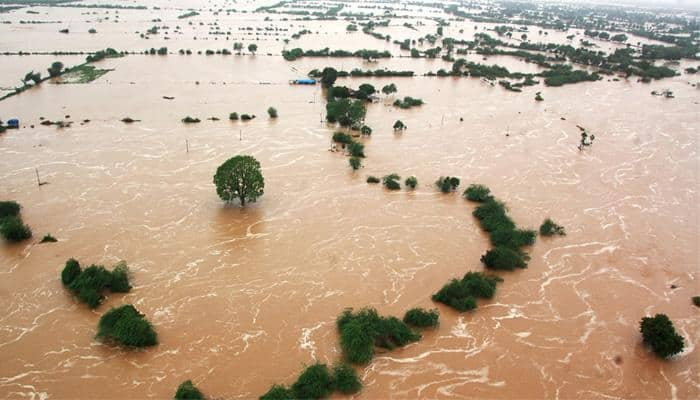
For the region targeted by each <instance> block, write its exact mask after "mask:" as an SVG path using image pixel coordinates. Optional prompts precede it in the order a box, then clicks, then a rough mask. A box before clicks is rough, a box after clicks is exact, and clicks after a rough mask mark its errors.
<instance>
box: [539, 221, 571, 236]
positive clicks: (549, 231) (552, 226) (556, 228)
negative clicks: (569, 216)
mask: <svg viewBox="0 0 700 400" xmlns="http://www.w3.org/2000/svg"><path fill="white" fill-rule="evenodd" d="M540 235H542V236H554V235H560V236H564V235H566V230H564V227H563V226H561V225H557V223H556V222H554V221H552V220H551V219H549V218H547V219H545V220H544V222H542V225H540Z"/></svg>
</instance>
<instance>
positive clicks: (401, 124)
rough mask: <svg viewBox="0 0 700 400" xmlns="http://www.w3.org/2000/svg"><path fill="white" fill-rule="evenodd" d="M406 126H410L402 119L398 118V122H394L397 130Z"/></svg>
mask: <svg viewBox="0 0 700 400" xmlns="http://www.w3.org/2000/svg"><path fill="white" fill-rule="evenodd" d="M406 128H408V127H407V126H406V124H404V123H403V122H402V121H401V120H397V121H396V122H394V130H395V131H402V130H404V129H406Z"/></svg>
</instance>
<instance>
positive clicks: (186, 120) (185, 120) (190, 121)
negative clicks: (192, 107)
mask: <svg viewBox="0 0 700 400" xmlns="http://www.w3.org/2000/svg"><path fill="white" fill-rule="evenodd" d="M182 122H183V123H185V124H196V123H199V122H201V121H200V120H199V118H193V117H190V116H189V115H188V116H186V117H185V118H183V119H182Z"/></svg>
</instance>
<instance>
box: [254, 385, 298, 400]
mask: <svg viewBox="0 0 700 400" xmlns="http://www.w3.org/2000/svg"><path fill="white" fill-rule="evenodd" d="M293 398H294V392H292V390H291V389H289V388H287V387H286V386H283V385H277V384H275V385H272V387H271V388H270V390H268V391H267V393H265V394H264V395H262V396H260V400H289V399H293Z"/></svg>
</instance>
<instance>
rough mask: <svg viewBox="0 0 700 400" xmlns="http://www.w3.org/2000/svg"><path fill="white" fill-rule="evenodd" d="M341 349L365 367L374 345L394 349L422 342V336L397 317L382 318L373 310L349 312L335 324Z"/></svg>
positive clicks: (370, 357) (351, 359)
mask: <svg viewBox="0 0 700 400" xmlns="http://www.w3.org/2000/svg"><path fill="white" fill-rule="evenodd" d="M336 325H337V327H338V330H339V331H340V347H341V348H342V349H343V354H344V356H345V359H346V360H347V361H349V362H351V363H356V364H366V363H368V362H369V361H370V360H371V359H372V356H373V355H374V346H377V347H382V348H385V349H393V348H395V347H397V346H399V347H400V346H405V345H406V344H408V343H411V342H415V341H417V340H419V339H420V335H419V334H418V333H416V332H414V331H413V330H411V328H409V327H408V326H407V325H406V324H405V323H403V322H402V321H401V320H399V319H398V318H396V317H381V316H379V314H378V313H377V310H375V309H373V308H363V309H361V310H360V311H358V312H357V313H353V312H352V309H347V310H345V311H343V313H342V314H341V315H340V316H338V319H337V321H336Z"/></svg>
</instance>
